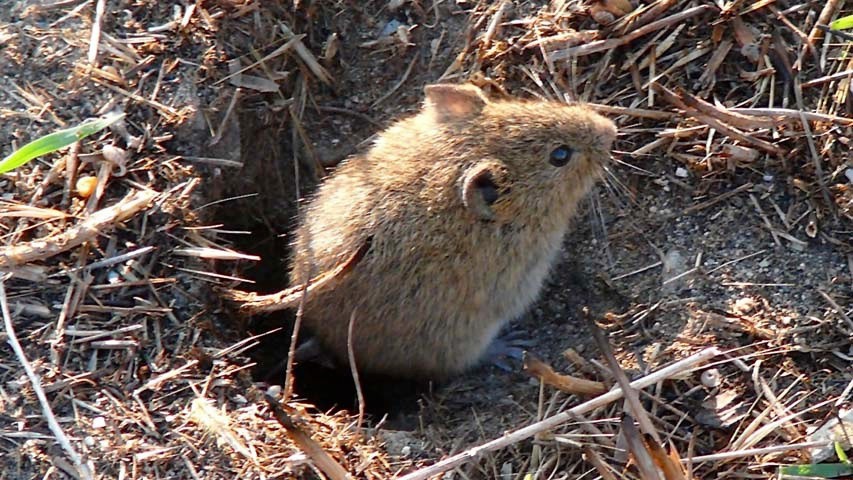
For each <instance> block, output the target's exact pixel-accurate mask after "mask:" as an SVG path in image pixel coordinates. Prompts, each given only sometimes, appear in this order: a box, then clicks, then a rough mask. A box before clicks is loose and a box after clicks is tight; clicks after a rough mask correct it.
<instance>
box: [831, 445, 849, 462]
mask: <svg viewBox="0 0 853 480" xmlns="http://www.w3.org/2000/svg"><path fill="white" fill-rule="evenodd" d="M833 445H834V446H835V454H836V455H838V459H839V460H841V463H844V464H847V465H850V464H851V463H850V459H849V458H847V453H846V452H845V451H844V446H843V445H841V442H833Z"/></svg>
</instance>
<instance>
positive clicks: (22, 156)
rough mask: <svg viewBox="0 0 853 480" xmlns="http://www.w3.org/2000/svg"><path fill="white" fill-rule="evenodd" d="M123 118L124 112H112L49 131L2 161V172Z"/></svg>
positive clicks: (0, 166) (0, 169)
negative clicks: (58, 129)
mask: <svg viewBox="0 0 853 480" xmlns="http://www.w3.org/2000/svg"><path fill="white" fill-rule="evenodd" d="M122 118H124V114H123V113H110V114H108V115H106V116H105V117H103V118H98V119H95V120H89V121H88V122H83V123H81V124H80V125H77V126H76V127H71V128H66V129H65V130H60V131H58V132H53V133H49V134H47V135H45V136H43V137H41V138H38V139H36V140H33V141H32V142H30V143H28V144H26V145H24V146H23V147H21V148H19V149H18V150H17V151H15V152H12V154H11V155H9V156H8V157H6V158H4V159H3V160H2V161H0V173H6V172H8V171H10V170H13V169H15V168H18V167H20V166H21V165H24V164H25V163H27V162H29V161H30V160H32V159H34V158H37V157H40V156H42V155H44V154H47V153H50V152H55V151H57V150H59V149H60V148H63V147H67V146H68V145H71V144H72V143H74V142H76V141H78V140H81V139H83V138H86V137H88V136H89V135H91V134H93V133H96V132H99V131H101V130H103V129H105V128H107V127H109V126H110V125H112V124H113V123H115V122H117V121H119V120H121V119H122Z"/></svg>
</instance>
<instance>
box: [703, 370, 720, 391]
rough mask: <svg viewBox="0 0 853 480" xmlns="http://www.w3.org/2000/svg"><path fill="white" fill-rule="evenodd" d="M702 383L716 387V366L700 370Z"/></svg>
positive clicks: (718, 383) (718, 379) (717, 380)
mask: <svg viewBox="0 0 853 480" xmlns="http://www.w3.org/2000/svg"><path fill="white" fill-rule="evenodd" d="M700 379H701V381H702V385H704V386H706V387H708V388H717V386H719V385H720V371H719V370H717V369H716V368H710V369H708V370H705V371H704V372H702V376H701V378H700Z"/></svg>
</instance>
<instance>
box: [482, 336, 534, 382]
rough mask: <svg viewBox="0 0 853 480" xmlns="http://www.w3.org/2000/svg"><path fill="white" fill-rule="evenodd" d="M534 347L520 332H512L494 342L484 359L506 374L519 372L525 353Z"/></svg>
mask: <svg viewBox="0 0 853 480" xmlns="http://www.w3.org/2000/svg"><path fill="white" fill-rule="evenodd" d="M533 345H534V342H533V341H532V340H530V339H529V338H527V336H526V335H525V334H524V332H522V331H520V330H510V331H508V332H505V333H504V334H503V335H501V336H499V337H498V338H496V339H494V340H492V343H491V344H489V348H488V349H487V350H486V353H485V355H483V358H484V359H485V361H487V362H489V363H491V364H492V365H494V366H496V367H498V368H500V369H501V370H503V371H505V372H512V371H518V370H519V369H520V367H521V359H522V357H523V356H524V351H525V350H527V348H528V347H531V346H533Z"/></svg>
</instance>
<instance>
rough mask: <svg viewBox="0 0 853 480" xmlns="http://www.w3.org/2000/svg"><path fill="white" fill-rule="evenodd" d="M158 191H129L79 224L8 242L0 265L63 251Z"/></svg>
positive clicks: (127, 215)
mask: <svg viewBox="0 0 853 480" xmlns="http://www.w3.org/2000/svg"><path fill="white" fill-rule="evenodd" d="M156 195H157V192H154V191H152V190H142V191H138V192H135V193H131V194H130V195H128V196H126V197H125V198H124V199H123V200H122V201H120V202H119V203H117V204H115V205H113V206H112V207H108V208H105V209H103V210H99V211H97V212H95V213H93V214H92V215H90V216H89V217H88V218H87V219H85V220H83V221H82V222H81V223H80V224H79V225H77V226H75V227H71V228H69V229H68V230H66V231H65V232H62V233H60V234H58V235H52V236H50V237H47V238H45V239H42V240H36V241H32V242H27V243H23V244H19V245H10V246H7V247H4V248H2V249H0V268H9V267H14V266H18V265H23V264H26V263H29V262H32V261H35V260H44V259H45V258H48V257H52V256H54V255H56V254H59V253H62V252H66V251H68V250H71V249H72V248H74V247H77V246H79V245H81V244H83V243H84V242H87V241H89V240H91V239H93V238H95V237H96V236H97V235H98V234H100V233H102V232H104V231H105V230H108V229H111V228H113V227H115V225H116V224H117V223H119V222H122V221H124V220H127V219H128V218H130V217H132V216H134V215H136V214H137V213H138V212H139V211H140V210H142V209H144V208H145V207H147V206H148V204H149V203H150V202H151V200H153V199H154V197H155V196H156Z"/></svg>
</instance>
